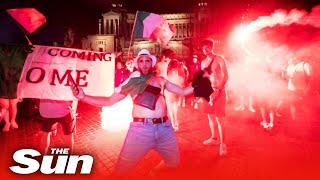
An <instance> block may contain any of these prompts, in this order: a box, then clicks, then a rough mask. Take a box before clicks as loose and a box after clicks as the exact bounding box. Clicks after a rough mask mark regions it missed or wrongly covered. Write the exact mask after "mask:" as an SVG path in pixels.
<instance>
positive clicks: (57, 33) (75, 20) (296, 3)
mask: <svg viewBox="0 0 320 180" xmlns="http://www.w3.org/2000/svg"><path fill="white" fill-rule="evenodd" d="M194 1H195V0H124V1H123V2H124V3H123V4H124V7H125V8H126V9H127V10H128V11H129V12H135V11H136V10H144V11H149V12H153V13H174V12H189V10H190V9H191V7H192V4H193V3H194ZM111 2H117V1H116V0H113V1H112V0H1V1H0V8H1V10H2V11H3V10H5V9H9V8H18V7H35V8H37V9H38V10H39V11H40V12H41V13H42V14H44V15H45V16H46V17H47V22H46V24H45V25H43V26H42V27H41V28H40V29H38V30H37V31H36V32H34V33H33V34H31V35H30V38H31V39H32V40H33V42H36V43H42V44H46V43H49V42H52V39H56V40H58V41H59V40H61V39H62V36H63V32H64V30H65V29H66V27H73V28H76V32H77V34H78V36H80V37H84V36H86V35H88V34H96V33H97V32H98V20H99V18H101V17H102V16H101V14H102V13H103V12H107V9H108V8H107V7H108V5H110V3H111ZM208 2H209V3H210V4H211V5H210V8H211V10H212V11H215V12H217V13H218V14H219V18H221V19H222V24H225V26H226V27H227V26H228V23H229V24H230V23H231V22H232V21H235V20H237V19H240V17H241V14H243V12H244V11H245V10H246V9H249V10H250V11H252V13H251V15H252V17H251V18H253V19H254V18H256V17H257V16H259V15H265V14H268V13H271V12H272V11H273V10H274V9H278V8H287V9H292V8H300V9H306V10H310V9H311V7H313V6H315V5H316V4H320V2H319V0H209V1H208ZM248 4H249V6H248ZM231 12H232V13H231Z"/></svg>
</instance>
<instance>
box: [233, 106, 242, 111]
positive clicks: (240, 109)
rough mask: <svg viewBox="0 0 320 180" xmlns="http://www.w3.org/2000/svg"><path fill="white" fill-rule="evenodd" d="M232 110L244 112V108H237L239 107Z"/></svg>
mask: <svg viewBox="0 0 320 180" xmlns="http://www.w3.org/2000/svg"><path fill="white" fill-rule="evenodd" d="M234 110H236V111H243V110H244V107H243V106H239V107H236V108H234Z"/></svg>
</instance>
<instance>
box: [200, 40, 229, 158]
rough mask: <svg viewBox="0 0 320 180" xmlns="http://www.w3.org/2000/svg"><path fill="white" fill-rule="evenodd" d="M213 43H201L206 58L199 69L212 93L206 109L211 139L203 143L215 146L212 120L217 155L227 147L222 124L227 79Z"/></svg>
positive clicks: (209, 41)
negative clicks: (218, 146)
mask: <svg viewBox="0 0 320 180" xmlns="http://www.w3.org/2000/svg"><path fill="white" fill-rule="evenodd" d="M213 48H214V42H213V40H212V39H205V40H204V41H203V42H202V51H203V54H205V55H206V58H205V59H204V60H202V62H201V69H202V70H204V71H205V72H206V76H207V77H208V78H209V79H210V81H211V86H212V88H213V90H214V92H213V93H212V95H211V98H210V99H211V100H210V101H211V102H210V103H209V107H206V110H207V113H208V120H209V126H210V130H211V137H210V138H209V139H207V140H205V141H204V142H203V144H205V145H210V144H215V143H216V141H217V137H215V133H214V132H215V131H214V120H215V121H216V123H217V125H218V131H219V137H220V151H219V155H220V156H223V155H225V154H227V147H226V144H225V134H224V123H225V121H226V119H225V105H226V92H225V88H224V87H225V84H226V82H227V81H228V79H229V75H228V70H227V67H226V62H225V59H224V57H222V56H220V55H217V54H215V53H214V52H213Z"/></svg>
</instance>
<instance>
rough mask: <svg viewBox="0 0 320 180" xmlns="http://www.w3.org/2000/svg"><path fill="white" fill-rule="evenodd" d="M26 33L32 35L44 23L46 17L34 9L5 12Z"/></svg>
mask: <svg viewBox="0 0 320 180" xmlns="http://www.w3.org/2000/svg"><path fill="white" fill-rule="evenodd" d="M6 11H7V13H9V14H10V16H11V17H12V18H13V19H15V20H16V21H17V22H18V23H19V24H20V25H21V26H22V27H23V28H24V30H25V31H26V32H27V33H33V32H34V31H36V30H37V29H38V28H39V27H40V26H42V25H43V24H44V23H45V22H46V17H45V16H44V15H43V14H41V13H40V12H39V11H37V10H36V9H35V8H20V9H8V10H6Z"/></svg>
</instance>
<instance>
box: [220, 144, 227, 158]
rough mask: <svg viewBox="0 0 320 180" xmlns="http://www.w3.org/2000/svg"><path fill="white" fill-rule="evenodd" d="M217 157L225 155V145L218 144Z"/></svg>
mask: <svg viewBox="0 0 320 180" xmlns="http://www.w3.org/2000/svg"><path fill="white" fill-rule="evenodd" d="M219 155H220V156H225V155H227V145H226V144H220V149H219Z"/></svg>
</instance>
